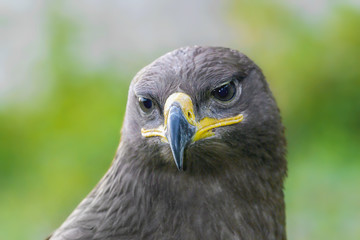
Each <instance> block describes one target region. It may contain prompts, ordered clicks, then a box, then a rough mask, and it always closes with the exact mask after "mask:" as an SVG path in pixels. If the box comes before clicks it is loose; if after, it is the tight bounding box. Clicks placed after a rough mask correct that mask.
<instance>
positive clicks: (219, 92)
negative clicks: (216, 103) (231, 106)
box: [211, 81, 236, 101]
mask: <svg viewBox="0 0 360 240" xmlns="http://www.w3.org/2000/svg"><path fill="white" fill-rule="evenodd" d="M235 93H236V88H235V84H234V82H232V81H231V82H229V83H227V84H224V85H222V86H220V87H218V88H215V89H214V90H213V91H212V92H211V94H212V95H213V96H214V97H215V98H216V99H218V100H220V101H229V100H231V99H232V98H233V97H234V96H235Z"/></svg>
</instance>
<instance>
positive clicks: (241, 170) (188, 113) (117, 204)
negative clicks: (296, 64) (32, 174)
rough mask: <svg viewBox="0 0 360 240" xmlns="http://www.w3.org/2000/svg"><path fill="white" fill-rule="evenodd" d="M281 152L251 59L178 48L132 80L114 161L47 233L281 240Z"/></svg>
mask: <svg viewBox="0 0 360 240" xmlns="http://www.w3.org/2000/svg"><path fill="white" fill-rule="evenodd" d="M284 155H285V138H284V128H283V126H282V124H281V118H280V115H279V110H278V108H277V106H276V103H275V100H274V98H273V97H272V94H271V92H270V90H269V88H268V85H267V83H266V81H265V79H264V76H263V74H262V73H261V70H260V69H259V68H258V67H257V66H256V65H255V64H254V63H253V62H252V61H251V60H249V58H247V57H246V56H245V55H243V54H241V53H239V52H237V51H235V50H230V49H227V48H221V47H197V46H196V47H187V48H181V49H178V50H175V51H173V52H170V53H168V54H166V55H164V56H162V57H160V58H159V59H157V60H155V61H154V62H153V63H151V64H150V65H148V66H147V67H145V68H144V69H142V70H141V71H140V72H139V73H138V74H137V75H136V76H135V78H134V79H133V81H132V83H131V85H130V89H129V95H128V103H127V110H126V115H125V120H124V124H123V127H122V136H121V142H120V145H119V148H118V151H117V154H116V156H115V159H114V161H113V164H112V166H111V167H110V169H109V170H108V172H107V173H106V174H105V176H104V177H103V178H102V179H101V180H100V182H99V183H98V185H97V186H96V187H95V188H94V189H93V190H92V191H91V193H90V194H89V195H88V196H87V197H86V198H85V199H84V200H83V201H82V202H81V203H80V204H79V206H78V207H77V208H76V209H75V210H74V211H73V213H72V214H71V215H70V216H69V217H68V219H67V220H66V221H65V222H64V223H63V224H62V225H61V227H60V228H59V229H57V230H56V231H55V232H54V233H53V235H52V237H51V238H50V239H56V240H59V239H69V240H70V239H114V240H115V239H129V240H135V239H136V240H137V239H149V240H151V239H156V240H161V239H164V240H165V239H166V240H169V239H174V240H177V239H184V240H191V239H256V240H260V239H267V240H270V239H273V240H275V239H276V240H284V239H286V234H285V209H284V196H283V181H284V178H285V176H286V160H285V158H284ZM174 160H175V161H174Z"/></svg>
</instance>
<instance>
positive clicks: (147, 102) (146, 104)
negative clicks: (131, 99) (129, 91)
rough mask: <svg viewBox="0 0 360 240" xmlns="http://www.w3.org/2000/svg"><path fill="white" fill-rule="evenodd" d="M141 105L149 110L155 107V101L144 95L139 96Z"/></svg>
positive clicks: (146, 110)
mask: <svg viewBox="0 0 360 240" xmlns="http://www.w3.org/2000/svg"><path fill="white" fill-rule="evenodd" d="M139 103H140V107H141V109H142V110H143V111H144V112H149V111H150V110H151V109H152V108H153V105H154V104H153V102H152V101H151V100H150V99H148V98H144V97H139Z"/></svg>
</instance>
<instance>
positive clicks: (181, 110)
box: [141, 92, 244, 170]
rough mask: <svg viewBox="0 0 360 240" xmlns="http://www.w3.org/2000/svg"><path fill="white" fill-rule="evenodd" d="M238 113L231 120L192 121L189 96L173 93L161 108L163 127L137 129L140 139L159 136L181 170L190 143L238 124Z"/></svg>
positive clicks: (239, 118) (191, 104)
mask: <svg viewBox="0 0 360 240" xmlns="http://www.w3.org/2000/svg"><path fill="white" fill-rule="evenodd" d="M243 118H244V116H243V115H242V114H239V115H236V116H234V117H229V118H223V119H216V118H208V117H205V118H203V119H201V120H200V121H198V122H197V121H196V119H195V114H194V110H193V103H192V100H191V98H190V96H189V95H187V94H185V93H180V92H178V93H174V94H172V95H170V96H169V98H168V99H167V100H166V103H165V107H164V125H160V126H159V127H158V128H155V129H144V128H142V129H141V134H142V135H143V136H144V137H154V136H160V137H161V138H162V140H163V141H164V142H168V143H169V144H170V148H171V151H172V154H173V157H174V160H175V164H176V166H177V168H178V169H179V170H184V151H185V149H186V147H187V146H188V145H189V144H190V143H191V142H195V141H198V140H200V139H204V138H208V137H210V136H213V135H214V133H213V131H212V130H213V129H214V128H218V127H222V126H227V125H232V124H236V123H239V122H241V121H242V120H243Z"/></svg>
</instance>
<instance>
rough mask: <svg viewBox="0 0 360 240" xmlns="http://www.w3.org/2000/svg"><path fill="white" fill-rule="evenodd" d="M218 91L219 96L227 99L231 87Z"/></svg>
mask: <svg viewBox="0 0 360 240" xmlns="http://www.w3.org/2000/svg"><path fill="white" fill-rule="evenodd" d="M216 90H217V95H218V96H219V97H221V98H226V97H227V95H229V85H225V86H222V87H220V88H218V89H216Z"/></svg>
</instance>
